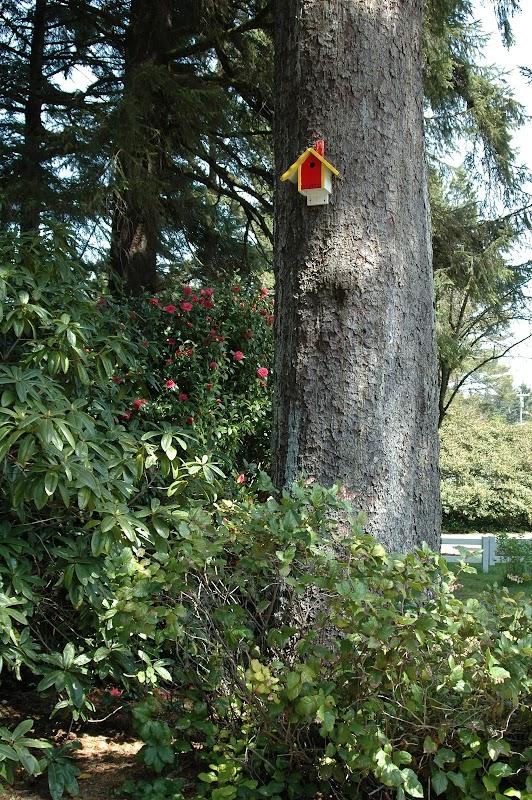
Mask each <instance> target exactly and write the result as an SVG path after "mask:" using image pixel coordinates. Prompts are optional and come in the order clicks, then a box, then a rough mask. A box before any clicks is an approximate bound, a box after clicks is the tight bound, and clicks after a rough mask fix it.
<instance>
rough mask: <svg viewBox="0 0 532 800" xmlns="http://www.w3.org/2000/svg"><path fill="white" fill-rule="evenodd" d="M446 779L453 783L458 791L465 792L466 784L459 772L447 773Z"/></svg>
mask: <svg viewBox="0 0 532 800" xmlns="http://www.w3.org/2000/svg"><path fill="white" fill-rule="evenodd" d="M447 777H448V778H449V780H450V781H451V783H454V785H455V786H458V788H459V789H462V790H463V791H464V792H465V790H466V783H465V778H464V776H463V775H462V773H461V772H447Z"/></svg>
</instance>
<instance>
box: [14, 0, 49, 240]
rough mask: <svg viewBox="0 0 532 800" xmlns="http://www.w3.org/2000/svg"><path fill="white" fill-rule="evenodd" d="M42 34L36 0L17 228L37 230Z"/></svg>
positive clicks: (42, 15)
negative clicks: (18, 226) (18, 223)
mask: <svg viewBox="0 0 532 800" xmlns="http://www.w3.org/2000/svg"><path fill="white" fill-rule="evenodd" d="M45 35H46V0H36V2H35V8H34V11H33V20H32V31H31V45H30V60H29V65H28V84H27V95H26V102H25V104H24V147H23V152H22V165H21V179H22V180H21V187H20V189H21V192H20V197H21V207H20V229H21V231H22V232H24V233H28V232H34V233H37V232H38V230H39V221H40V213H41V203H42V191H43V170H42V163H41V144H42V136H43V125H42V119H41V115H42V105H43V60H44V40H45Z"/></svg>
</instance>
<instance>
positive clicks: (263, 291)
mask: <svg viewBox="0 0 532 800" xmlns="http://www.w3.org/2000/svg"><path fill="white" fill-rule="evenodd" d="M269 294H270V290H269V289H268V287H267V286H263V287H262V288H261V290H260V296H261V297H268V295H269Z"/></svg>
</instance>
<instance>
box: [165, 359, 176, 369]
mask: <svg viewBox="0 0 532 800" xmlns="http://www.w3.org/2000/svg"><path fill="white" fill-rule="evenodd" d="M164 363H165V365H166V366H167V367H169V366H170V364H173V363H174V362H173V360H172V359H171V358H167V359H166V361H165V362H164Z"/></svg>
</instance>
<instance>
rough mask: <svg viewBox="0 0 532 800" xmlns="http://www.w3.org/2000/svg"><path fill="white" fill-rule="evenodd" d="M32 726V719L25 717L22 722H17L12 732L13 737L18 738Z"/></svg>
mask: <svg viewBox="0 0 532 800" xmlns="http://www.w3.org/2000/svg"><path fill="white" fill-rule="evenodd" d="M32 728H33V720H32V719H25V720H24V721H23V722H19V724H18V725H17V727H16V728H15V730H14V731H13V733H12V737H13V739H19V738H20V737H21V736H24V735H25V734H26V733H28V731H31V729H32Z"/></svg>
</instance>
